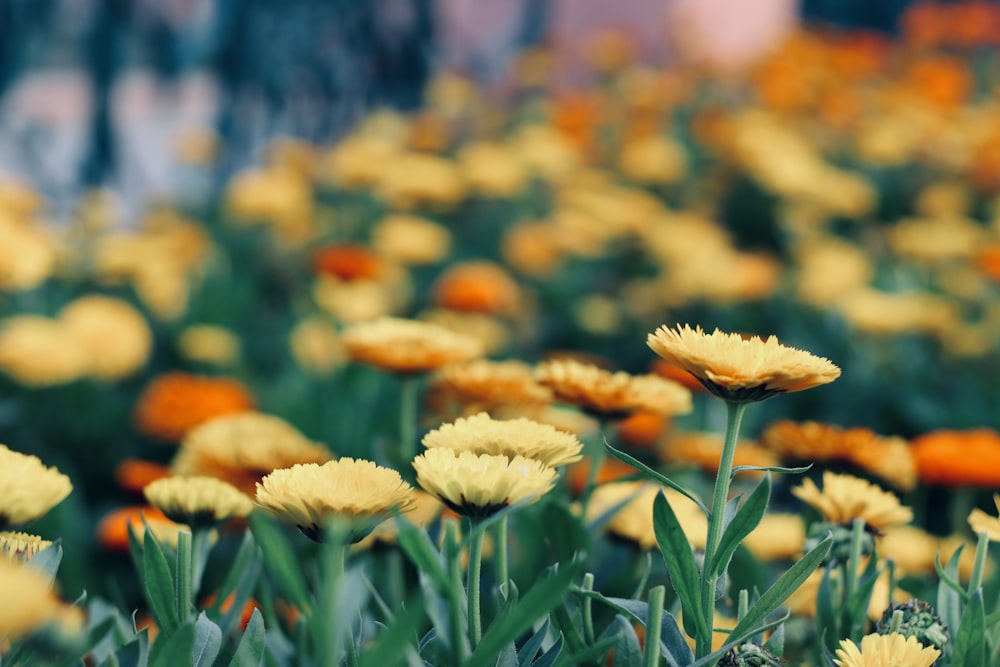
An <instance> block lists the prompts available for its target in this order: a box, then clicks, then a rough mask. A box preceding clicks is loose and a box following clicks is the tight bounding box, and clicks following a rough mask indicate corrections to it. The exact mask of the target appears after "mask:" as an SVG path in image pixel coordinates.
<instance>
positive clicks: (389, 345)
mask: <svg viewBox="0 0 1000 667" xmlns="http://www.w3.org/2000/svg"><path fill="white" fill-rule="evenodd" d="M342 340H343V342H344V345H345V347H346V348H347V353H348V355H350V357H351V359H352V360H354V361H356V362H359V363H366V364H371V365H372V366H375V367H377V368H381V369H382V370H386V371H392V372H394V373H404V374H405V373H421V372H425V371H431V370H436V369H438V368H441V367H443V366H446V365H447V364H452V363H458V362H464V361H469V360H471V359H474V358H476V357H478V356H480V355H481V354H482V349H481V347H480V345H479V344H478V343H477V342H476V341H475V340H474V339H472V338H470V337H468V336H463V335H460V334H456V333H453V332H451V331H449V330H447V329H445V328H444V327H442V326H439V325H436V324H431V323H428V322H419V321H417V320H404V319H397V318H389V317H384V318H381V319H379V320H376V321H374V322H369V323H365V324H356V325H354V326H352V327H350V328H348V329H347V330H346V331H345V332H344V334H343V337H342Z"/></svg>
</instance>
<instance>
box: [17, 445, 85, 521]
mask: <svg viewBox="0 0 1000 667" xmlns="http://www.w3.org/2000/svg"><path fill="white" fill-rule="evenodd" d="M72 490H73V485H72V483H70V481H69V477H67V476H66V475H64V474H62V473H61V472H59V471H58V470H56V469H55V468H49V467H46V466H45V464H44V463H42V461H41V459H39V458H38V457H37V456H29V455H27V454H21V453H20V452H15V451H14V450H12V449H8V448H7V446H6V445H0V528H6V527H9V526H18V525H21V524H25V523H28V522H29V521H34V520H35V519H37V518H39V517H41V516H43V515H44V514H46V513H47V512H48V511H49V510H50V509H52V508H53V507H55V506H56V505H58V504H59V503H60V502H62V501H63V499H64V498H66V496H68V495H69V493H70V491H72Z"/></svg>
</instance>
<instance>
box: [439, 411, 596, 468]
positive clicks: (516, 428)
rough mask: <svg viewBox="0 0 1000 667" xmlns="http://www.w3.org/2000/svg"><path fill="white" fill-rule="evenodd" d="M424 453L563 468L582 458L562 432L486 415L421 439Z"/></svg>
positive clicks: (572, 438)
mask: <svg viewBox="0 0 1000 667" xmlns="http://www.w3.org/2000/svg"><path fill="white" fill-rule="evenodd" d="M422 442H423V445H424V447H426V448H427V449H436V448H444V449H451V450H454V451H457V452H472V453H473V454H490V455H503V456H507V457H508V458H515V457H518V456H521V457H523V458H526V459H534V460H537V461H541V462H542V463H544V464H545V465H547V466H550V467H557V466H563V465H566V464H569V463H573V462H575V461H579V460H580V459H581V458H582V455H581V453H580V452H581V450H582V448H583V445H581V444H580V441H579V440H577V439H576V437H575V436H573V435H570V434H569V433H566V432H564V431H559V430H557V429H556V428H554V427H553V426H550V425H548V424H540V423H538V422H535V421H532V420H530V419H523V418H522V419H510V420H502V419H493V418H492V417H490V416H489V415H488V414H486V413H485V412H481V413H479V414H477V415H474V416H472V417H469V418H467V419H457V420H456V421H454V422H452V423H450V424H444V425H442V426H440V427H439V428H437V429H434V430H432V431H430V432H429V433H428V434H427V435H425V436H424V438H423V441H422Z"/></svg>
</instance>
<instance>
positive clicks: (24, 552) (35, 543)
mask: <svg viewBox="0 0 1000 667" xmlns="http://www.w3.org/2000/svg"><path fill="white" fill-rule="evenodd" d="M50 546H52V542H50V541H49V540H43V539H42V538H41V537H39V536H38V535H30V534H28V533H12V532H7V531H4V532H0V554H3V555H4V556H6V557H7V558H9V559H10V560H15V561H29V560H31V559H32V557H34V555H35V554H37V553H38V552H39V551H41V550H43V549H48V548H49V547H50Z"/></svg>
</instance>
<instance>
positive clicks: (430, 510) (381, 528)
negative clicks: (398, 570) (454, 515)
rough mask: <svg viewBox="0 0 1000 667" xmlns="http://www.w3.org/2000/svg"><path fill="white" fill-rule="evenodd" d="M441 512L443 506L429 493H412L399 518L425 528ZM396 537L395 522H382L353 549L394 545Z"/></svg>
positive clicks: (397, 533)
mask: <svg viewBox="0 0 1000 667" xmlns="http://www.w3.org/2000/svg"><path fill="white" fill-rule="evenodd" d="M442 510H444V505H442V504H441V501H440V500H438V499H437V498H435V497H434V496H432V495H431V494H429V493H424V492H423V491H414V492H413V503H412V504H411V505H409V506H408V507H407V508H406V509H405V510H403V512H402V513H401V516H402V518H403V519H405V520H406V521H408V522H410V523H412V524H413V525H415V526H427V525H429V524H431V523H433V522H434V521H435V520H436V519H437V518H438V517H439V516H441V512H442ZM398 535H399V530H398V528H397V527H396V522H395V521H383V522H382V523H380V524H378V525H377V526H375V530H373V531H372V532H371V533H370V534H369V535H368V536H367V537H365V538H364V539H363V540H361V541H360V542H357V543H356V544H355V547H356V548H358V549H364V548H369V547H373V546H375V545H379V544H381V545H393V544H396V539H397V537H398Z"/></svg>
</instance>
